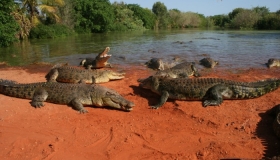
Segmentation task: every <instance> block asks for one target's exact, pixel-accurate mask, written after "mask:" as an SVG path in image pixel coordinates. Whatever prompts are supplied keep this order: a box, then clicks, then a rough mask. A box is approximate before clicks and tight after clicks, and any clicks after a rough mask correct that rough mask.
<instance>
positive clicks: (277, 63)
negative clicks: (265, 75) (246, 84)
mask: <svg viewBox="0 0 280 160" xmlns="http://www.w3.org/2000/svg"><path fill="white" fill-rule="evenodd" d="M266 65H267V67H268V68H271V67H280V59H274V58H271V59H269V60H268V62H267V63H266Z"/></svg>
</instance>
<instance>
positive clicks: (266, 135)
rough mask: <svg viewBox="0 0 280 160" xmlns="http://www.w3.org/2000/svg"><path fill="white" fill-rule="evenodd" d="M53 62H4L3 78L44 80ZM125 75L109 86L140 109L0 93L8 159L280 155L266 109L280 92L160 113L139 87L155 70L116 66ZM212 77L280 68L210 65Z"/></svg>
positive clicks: (251, 75)
mask: <svg viewBox="0 0 280 160" xmlns="http://www.w3.org/2000/svg"><path fill="white" fill-rule="evenodd" d="M51 67H52V66H50V65H29V66H26V67H7V66H1V67H0V78H2V79H10V80H16V81H18V82H20V83H31V82H44V81H45V78H44V76H45V74H46V73H47V72H48V71H49V70H50V68H51ZM115 67H116V68H115V69H117V70H123V71H125V72H126V77H125V78H124V79H122V80H118V81H111V82H108V83H104V84H101V85H103V86H106V87H109V88H112V89H114V90H116V91H118V92H119V93H120V94H121V95H123V96H124V97H125V98H127V99H128V100H130V101H133V102H134V103H135V104H136V106H135V107H134V110H133V111H131V112H122V111H119V110H114V109H105V108H95V107H87V110H88V111H89V113H87V114H79V113H78V112H77V111H75V110H73V109H72V108H71V107H68V106H66V105H58V104H52V103H45V107H43V108H40V109H35V108H33V107H31V105H30V104H29V102H30V100H25V99H19V98H14V97H8V96H4V95H1V94H0V103H1V105H0V126H1V127H0V139H1V140H0V150H1V152H0V157H2V159H28V160H29V159H81V160H82V159H221V158H244V159H260V158H262V157H263V156H269V157H271V156H274V155H280V150H279V148H280V141H279V139H277V137H276V136H275V135H274V133H273V130H272V122H273V117H271V116H269V115H268V114H267V113H266V111H267V110H269V109H270V108H272V107H273V106H275V105H277V104H279V103H280V96H279V94H280V89H277V90H276V91H274V92H271V93H268V94H266V95H264V96H262V97H260V98H256V99H248V100H225V101H224V102H223V104H222V105H220V106H218V107H207V108H203V107H202V105H201V101H172V100H168V102H167V103H166V104H165V105H164V106H163V107H162V108H160V109H158V110H152V109H150V108H149V105H153V104H155V103H157V101H158V99H159V96H157V95H156V94H154V93H152V92H150V91H149V90H145V89H142V88H139V87H138V82H137V79H138V78H144V77H147V76H149V75H151V74H153V73H154V71H152V70H149V69H147V68H145V67H144V66H129V67H128V66H115ZM201 74H202V76H204V77H220V78H226V79H231V80H238V81H246V82H249V81H256V80H262V79H266V78H272V77H276V78H280V69H279V68H271V69H268V68H265V67H264V68H258V69H254V68H249V69H248V68H243V69H235V70H230V69H227V70H225V69H222V68H219V66H218V67H216V68H214V69H202V70H201Z"/></svg>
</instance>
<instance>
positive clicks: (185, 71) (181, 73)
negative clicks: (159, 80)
mask: <svg viewBox="0 0 280 160" xmlns="http://www.w3.org/2000/svg"><path fill="white" fill-rule="evenodd" d="M155 76H161V77H171V78H188V77H189V76H195V77H199V76H200V74H199V73H198V71H197V68H196V67H195V63H194V62H183V63H180V64H177V65H176V66H174V67H172V68H170V69H166V70H161V71H157V72H156V73H155Z"/></svg>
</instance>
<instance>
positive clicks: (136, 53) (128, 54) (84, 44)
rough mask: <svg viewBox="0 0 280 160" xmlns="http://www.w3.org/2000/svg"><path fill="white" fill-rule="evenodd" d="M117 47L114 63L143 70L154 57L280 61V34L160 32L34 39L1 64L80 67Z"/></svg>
mask: <svg viewBox="0 0 280 160" xmlns="http://www.w3.org/2000/svg"><path fill="white" fill-rule="evenodd" d="M107 46H109V47H110V48H111V50H110V52H109V54H111V55H112V57H111V58H110V59H109V62H110V63H112V64H121V65H139V64H143V63H144V62H146V61H148V60H150V59H151V58H153V57H154V58H163V59H164V60H165V61H171V60H172V58H174V57H180V58H181V59H183V60H185V61H190V62H191V61H194V62H196V63H198V61H199V60H200V59H202V58H204V57H211V58H213V59H215V60H217V61H219V67H223V68H248V67H253V68H258V67H265V65H264V64H265V63H266V62H267V60H268V59H269V58H280V31H229V30H225V31H215V30H158V31H139V32H121V33H104V34H89V35H75V36H70V37H65V38H57V39H43V40H41V39H40V40H30V41H23V42H20V43H16V44H14V45H12V46H10V47H7V48H0V62H7V63H8V64H9V65H11V66H24V65H28V64H32V63H37V62H47V63H53V64H55V63H64V62H68V63H70V64H71V65H78V64H79V62H80V61H81V59H82V58H86V57H93V58H94V57H95V56H96V55H97V54H98V53H100V52H101V51H102V50H103V49H104V48H105V47H107Z"/></svg>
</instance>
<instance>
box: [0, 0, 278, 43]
mask: <svg viewBox="0 0 280 160" xmlns="http://www.w3.org/2000/svg"><path fill="white" fill-rule="evenodd" d="M166 28H169V29H171V28H233V29H280V10H279V11H277V12H275V13H271V12H270V11H269V9H268V8H266V7H255V8H253V9H243V8H236V9H234V10H233V11H232V12H230V13H229V14H228V15H215V16H210V17H205V16H204V15H202V14H199V13H193V12H181V11H179V10H178V9H171V10H168V9H167V7H166V6H165V5H164V4H163V3H161V2H156V3H154V4H153V6H152V10H150V9H147V8H142V7H141V6H139V5H138V4H126V3H124V2H114V3H110V1H109V0H16V1H15V0H1V1H0V46H2V47H3V46H9V45H10V44H12V43H13V42H15V41H18V40H23V39H31V38H55V37H63V36H68V35H73V34H80V33H103V32H110V31H133V30H145V29H166Z"/></svg>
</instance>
